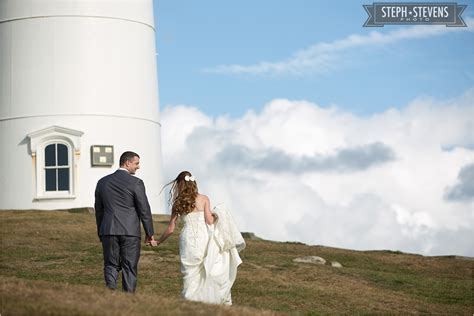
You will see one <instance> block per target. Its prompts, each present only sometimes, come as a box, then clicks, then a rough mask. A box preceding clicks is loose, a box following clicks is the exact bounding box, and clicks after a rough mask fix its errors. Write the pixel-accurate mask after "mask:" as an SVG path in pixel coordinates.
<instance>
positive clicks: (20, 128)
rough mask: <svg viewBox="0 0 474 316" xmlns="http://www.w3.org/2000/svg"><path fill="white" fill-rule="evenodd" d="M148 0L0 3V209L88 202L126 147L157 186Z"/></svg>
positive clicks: (153, 199)
mask: <svg viewBox="0 0 474 316" xmlns="http://www.w3.org/2000/svg"><path fill="white" fill-rule="evenodd" d="M155 51H156V50H155V26H154V18H153V2H152V0H128V1H122V0H81V1H77V0H0V148H1V151H0V209H63V208H74V207H91V206H93V203H94V190H95V185H96V183H97V180H98V179H99V178H101V177H102V176H104V175H106V174H109V173H112V172H114V171H115V169H116V168H118V160H119V157H120V154H121V153H122V152H124V151H126V150H131V151H135V152H137V153H138V154H139V155H140V157H141V169H140V170H139V171H138V172H137V176H138V177H140V178H142V179H143V180H144V182H145V186H146V190H147V195H148V198H149V201H150V204H151V206H152V211H153V212H154V213H156V212H161V211H162V209H161V207H162V203H161V201H162V199H161V198H160V196H159V192H160V189H161V185H162V181H161V179H162V172H161V165H162V164H161V143H160V120H159V104H158V79H157V67H156V54H155Z"/></svg>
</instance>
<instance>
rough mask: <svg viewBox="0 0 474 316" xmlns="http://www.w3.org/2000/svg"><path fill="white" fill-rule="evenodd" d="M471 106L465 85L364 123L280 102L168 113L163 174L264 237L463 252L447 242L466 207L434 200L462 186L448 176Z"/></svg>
mask: <svg viewBox="0 0 474 316" xmlns="http://www.w3.org/2000/svg"><path fill="white" fill-rule="evenodd" d="M473 103H474V89H471V90H469V91H467V92H466V93H465V94H464V95H462V96H460V97H458V98H456V99H453V100H448V101H442V102H440V101H436V100H433V99H428V98H421V99H417V100H414V101H413V102H411V103H410V104H408V105H407V106H405V107H404V108H402V109H400V110H397V109H389V110H387V111H385V112H383V113H379V114H375V115H372V116H370V117H358V116H355V115H353V114H351V113H348V112H345V111H342V110H340V109H338V108H336V107H330V108H323V107H321V106H318V105H317V104H313V103H310V102H306V101H291V100H283V99H279V100H273V101H271V102H269V103H268V104H267V105H265V107H264V108H263V110H262V111H261V112H259V113H256V112H253V111H250V112H248V113H246V114H245V115H243V116H242V117H240V118H235V119H231V118H228V117H216V118H213V117H209V116H207V115H205V114H204V113H201V112H200V111H198V110H197V109H195V108H192V107H185V106H176V107H174V106H171V107H168V108H166V109H165V111H163V113H162V127H163V160H164V171H165V177H166V179H167V180H168V179H169V180H171V179H173V178H174V177H175V176H176V175H177V173H178V172H180V171H181V170H185V169H186V170H190V171H191V172H193V173H194V175H195V176H196V177H197V179H198V184H199V186H200V190H201V191H202V192H203V193H205V194H208V195H209V196H210V198H211V201H212V203H214V204H215V203H220V202H224V203H227V204H228V205H229V206H230V207H231V209H232V211H233V213H234V215H235V217H236V219H237V221H238V222H239V223H240V226H241V229H242V230H244V231H252V232H255V233H256V234H257V235H260V236H262V237H264V238H268V239H273V240H297V241H302V242H306V243H309V244H323V245H328V246H337V247H345V248H354V249H392V250H402V251H409V252H417V253H424V254H460V255H471V256H472V255H474V241H472V238H471V239H465V238H464V239H463V238H460V239H459V240H457V239H456V238H454V236H456V234H457V233H459V234H460V235H462V236H467V235H469V233H471V235H472V234H474V203H473V202H472V200H469V199H467V200H466V199H456V200H453V199H451V200H450V199H446V198H445V197H446V190H447V189H446V188H451V187H452V186H453V185H456V183H461V184H462V185H463V187H467V185H472V183H471V184H469V183H468V184H466V183H465V182H466V179H467V181H470V180H469V179H471V178H470V177H469V178H467V177H462V176H461V175H462V174H463V173H462V172H460V171H461V169H462V168H463V167H464V166H467V165H469V164H472V163H474V150H472V147H473V145H474V106H473ZM446 148H450V149H449V150H446ZM341 153H346V154H341ZM347 153H349V154H347ZM463 170H464V169H463ZM458 175H459V179H458ZM459 181H460V182H459ZM469 187H470V186H469ZM463 192H464V191H463ZM451 241H453V242H455V243H456V244H451Z"/></svg>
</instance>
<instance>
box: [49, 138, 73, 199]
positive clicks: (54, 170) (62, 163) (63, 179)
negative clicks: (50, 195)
mask: <svg viewBox="0 0 474 316" xmlns="http://www.w3.org/2000/svg"><path fill="white" fill-rule="evenodd" d="M44 169H45V181H46V191H68V190H69V171H70V166H69V150H68V147H67V146H66V145H64V144H61V143H55V144H50V145H48V146H46V148H45V149H44Z"/></svg>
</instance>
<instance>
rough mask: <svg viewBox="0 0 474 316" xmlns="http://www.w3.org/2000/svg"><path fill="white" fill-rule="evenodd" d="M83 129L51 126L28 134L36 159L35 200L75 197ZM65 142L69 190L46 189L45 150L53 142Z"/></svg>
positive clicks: (31, 150)
mask: <svg viewBox="0 0 474 316" xmlns="http://www.w3.org/2000/svg"><path fill="white" fill-rule="evenodd" d="M83 134H84V133H83V132H81V131H77V130H73V129H69V128H65V127H59V126H51V127H48V128H45V129H42V130H39V131H36V132H32V133H30V134H28V135H27V137H28V139H29V140H30V154H31V156H32V157H33V159H34V161H35V165H36V166H35V168H34V169H35V175H34V177H35V182H36V194H35V196H34V197H33V199H34V200H53V199H75V198H76V195H75V193H76V192H75V188H76V178H77V168H76V155H77V156H78V155H79V154H80V138H81V136H82V135H83ZM55 143H58V144H63V145H66V147H67V149H68V165H69V190H67V191H46V168H45V161H44V160H45V157H44V151H45V149H46V146H48V145H51V144H55Z"/></svg>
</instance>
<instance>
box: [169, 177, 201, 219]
mask: <svg viewBox="0 0 474 316" xmlns="http://www.w3.org/2000/svg"><path fill="white" fill-rule="evenodd" d="M170 184H172V185H171V189H170V197H169V200H168V204H170V205H171V214H178V215H183V214H188V213H190V212H192V211H193V210H194V208H195V207H196V197H197V195H198V187H197V184H196V181H195V180H194V177H193V176H192V175H191V172H189V171H182V172H180V173H179V174H178V176H177V177H176V179H174V180H173V181H171V182H170V183H168V184H166V185H165V186H168V185H170Z"/></svg>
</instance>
